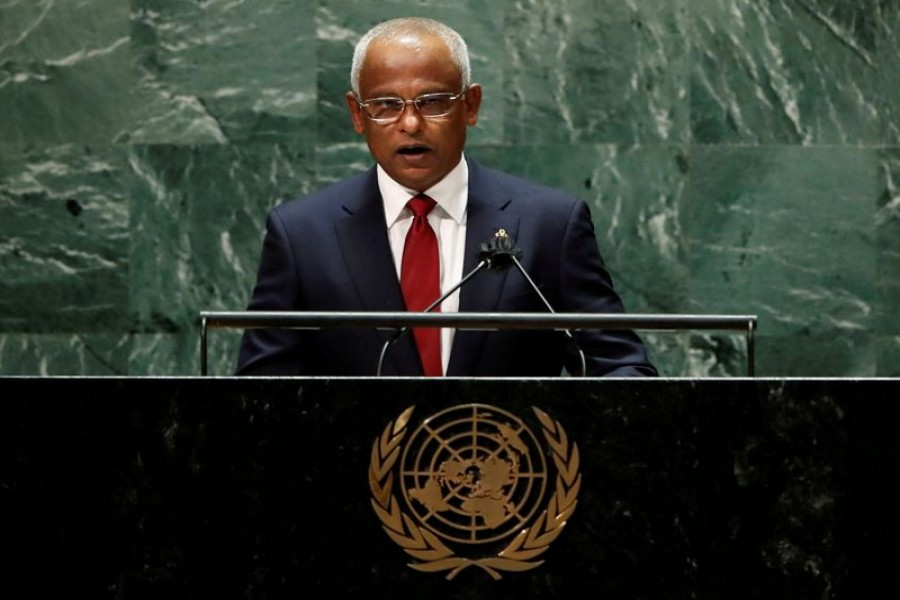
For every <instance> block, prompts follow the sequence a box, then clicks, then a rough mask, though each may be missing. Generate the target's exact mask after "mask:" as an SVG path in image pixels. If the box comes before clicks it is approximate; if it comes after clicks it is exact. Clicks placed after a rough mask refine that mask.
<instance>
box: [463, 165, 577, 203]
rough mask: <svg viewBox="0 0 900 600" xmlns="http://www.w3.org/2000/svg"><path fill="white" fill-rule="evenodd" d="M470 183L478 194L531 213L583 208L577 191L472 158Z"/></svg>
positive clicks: (471, 187)
mask: <svg viewBox="0 0 900 600" xmlns="http://www.w3.org/2000/svg"><path fill="white" fill-rule="evenodd" d="M469 185H470V189H473V190H474V191H475V192H476V194H477V195H479V196H481V197H484V198H489V199H491V200H492V201H496V202H498V203H502V204H505V205H507V206H508V207H509V208H510V209H514V210H522V211H526V212H529V213H532V214H539V215H547V214H557V215H560V216H563V215H565V216H569V215H572V214H573V213H578V212H581V211H584V210H585V209H586V208H587V205H586V203H585V202H584V201H583V200H582V199H580V198H579V197H577V196H576V195H575V194H572V193H571V192H568V191H566V190H563V189H560V188H556V187H553V186H550V185H545V184H541V183H537V182H535V181H532V180H529V179H527V178H525V177H522V176H519V175H514V174H511V173H508V172H505V171H501V170H498V169H494V168H490V167H485V166H483V165H481V164H479V163H478V162H476V161H474V160H471V159H470V160H469Z"/></svg>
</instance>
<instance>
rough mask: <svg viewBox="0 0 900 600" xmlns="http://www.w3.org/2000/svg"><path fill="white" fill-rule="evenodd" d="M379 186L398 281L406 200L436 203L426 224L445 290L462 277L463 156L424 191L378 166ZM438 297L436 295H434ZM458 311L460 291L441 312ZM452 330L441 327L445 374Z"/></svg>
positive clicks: (466, 191)
mask: <svg viewBox="0 0 900 600" xmlns="http://www.w3.org/2000/svg"><path fill="white" fill-rule="evenodd" d="M377 172H378V187H379V189H380V191H381V197H382V199H383V200H384V215H385V219H386V221H387V228H388V237H389V239H390V243H391V252H392V253H393V255H394V265H395V267H396V269H397V281H399V280H400V266H401V263H402V262H403V245H404V244H405V242H406V233H407V232H408V231H409V228H410V226H411V225H412V220H413V214H412V211H411V210H409V209H408V208H407V207H406V203H407V202H409V199H410V198H412V197H413V196H415V195H416V194H419V193H423V192H424V193H425V194H426V195H428V196H429V197H430V198H432V199H433V200H434V201H435V202H437V206H435V207H434V209H432V211H431V212H430V213H429V214H428V223H429V224H430V225H431V228H432V229H433V230H434V233H435V235H436V236H437V240H438V248H439V252H440V262H441V265H440V269H441V270H440V273H441V293H442V294H444V293H446V291H447V290H449V289H450V288H451V287H453V286H454V285H456V284H457V283H458V282H459V280H460V279H461V278H462V276H463V261H464V260H465V256H464V254H465V247H466V205H467V203H468V197H469V167H468V165H467V164H466V161H465V158H463V159H462V160H460V161H459V164H458V165H456V167H454V168H453V170H452V171H450V172H449V173H448V174H447V176H446V177H444V178H443V179H442V180H440V181H439V182H438V183H437V184H436V185H434V186H432V187H431V188H429V189H427V190H410V189H407V188H405V187H403V186H402V185H400V184H399V183H397V182H396V181H394V180H393V179H391V177H390V176H389V175H388V174H387V173H386V172H385V171H384V169H382V168H381V166H378V168H377ZM435 300H437V298H435ZM458 310H459V290H457V291H455V292H454V293H453V294H451V295H450V296H449V297H448V298H447V299H446V300H444V302H443V303H442V304H441V312H445V313H449V312H457V311H458ZM453 334H454V330H453V329H450V328H444V329H441V362H442V363H443V366H444V373H446V372H447V365H448V363H449V362H450V348H451V346H452V344H453Z"/></svg>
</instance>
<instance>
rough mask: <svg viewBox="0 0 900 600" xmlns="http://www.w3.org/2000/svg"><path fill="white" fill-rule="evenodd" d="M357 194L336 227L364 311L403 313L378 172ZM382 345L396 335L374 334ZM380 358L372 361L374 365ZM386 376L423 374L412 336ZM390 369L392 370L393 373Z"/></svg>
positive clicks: (400, 344) (397, 346)
mask: <svg viewBox="0 0 900 600" xmlns="http://www.w3.org/2000/svg"><path fill="white" fill-rule="evenodd" d="M370 175H371V177H369V178H367V179H366V180H364V181H365V182H366V185H364V186H362V187H361V188H360V192H359V193H358V194H352V195H350V197H348V198H347V199H346V200H345V201H344V202H343V209H344V211H345V212H346V213H347V216H346V217H344V218H343V219H339V220H338V221H337V222H336V223H335V233H336V235H337V238H338V243H339V245H340V249H341V254H342V256H343V259H344V264H345V265H346V266H347V271H348V272H349V273H350V279H351V281H353V285H354V286H355V288H356V293H357V295H358V297H359V302H360V305H361V306H362V307H363V310H365V311H375V312H400V311H403V310H405V309H406V307H405V304H404V302H403V294H402V292H401V290H400V283H399V282H398V281H397V271H396V268H395V267H394V258H393V255H392V254H391V247H390V243H389V242H388V237H387V233H386V225H385V217H384V205H383V203H382V200H381V195H380V194H379V192H378V183H377V178H376V176H375V170H374V169H372V170H371V171H370ZM374 334H375V335H376V337H377V343H378V344H379V345H382V344H384V343H385V342H386V341H387V340H388V339H389V338H390V337H391V335H392V334H393V331H389V330H374ZM376 359H377V357H373V361H374V360H376ZM386 361H387V362H386V365H385V371H386V372H391V371H393V372H396V373H400V374H414V373H419V372H420V371H421V367H420V364H419V357H418V352H417V350H416V347H415V342H414V341H413V336H412V335H410V334H409V333H408V334H406V335H404V336H403V337H401V338H400V339H399V340H397V342H396V343H394V344H393V346H392V347H391V349H390V350H389V351H388V353H387V355H386ZM389 366H393V367H394V368H393V369H390V368H389Z"/></svg>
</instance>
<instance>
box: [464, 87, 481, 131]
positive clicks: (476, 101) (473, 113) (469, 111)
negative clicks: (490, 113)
mask: <svg viewBox="0 0 900 600" xmlns="http://www.w3.org/2000/svg"><path fill="white" fill-rule="evenodd" d="M481 92H482V90H481V84H478V83H473V84H471V85H469V87H468V89H466V95H465V96H463V100H465V103H466V124H467V125H468V126H469V127H472V126H473V125H475V123H477V122H478V111H479V110H480V109H481Z"/></svg>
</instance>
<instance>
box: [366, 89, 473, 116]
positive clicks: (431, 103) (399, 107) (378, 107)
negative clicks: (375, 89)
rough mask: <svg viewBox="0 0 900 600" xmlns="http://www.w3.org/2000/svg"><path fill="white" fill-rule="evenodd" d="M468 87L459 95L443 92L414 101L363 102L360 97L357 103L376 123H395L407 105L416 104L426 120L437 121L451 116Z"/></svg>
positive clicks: (401, 99)
mask: <svg viewBox="0 0 900 600" xmlns="http://www.w3.org/2000/svg"><path fill="white" fill-rule="evenodd" d="M467 89H468V87H464V88H463V89H462V91H461V92H460V93H458V94H451V93H450V92H442V93H438V94H422V95H421V96H418V97H417V98H413V99H412V100H404V99H403V98H372V99H371V100H366V101H365V102H363V101H361V100H360V99H359V98H358V97H357V98H356V103H357V104H359V107H360V108H361V109H362V110H363V112H364V113H366V116H367V117H369V118H370V119H372V120H373V121H375V122H376V123H393V122H394V121H396V120H398V119H399V118H400V115H402V114H403V111H404V110H405V109H406V105H407V104H415V105H416V110H417V111H419V114H420V115H422V116H423V117H425V118H426V119H436V118H437V117H444V116H446V115H449V114H450V111H451V110H453V102H454V101H456V100H457V99H458V98H460V97H462V95H463V94H465V93H466V90H467Z"/></svg>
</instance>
